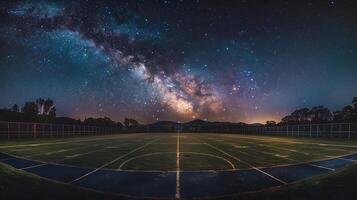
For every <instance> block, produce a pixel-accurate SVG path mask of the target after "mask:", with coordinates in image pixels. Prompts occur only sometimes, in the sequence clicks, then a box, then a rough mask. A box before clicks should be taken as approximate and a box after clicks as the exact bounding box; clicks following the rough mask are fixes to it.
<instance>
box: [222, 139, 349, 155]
mask: <svg viewBox="0 0 357 200" xmlns="http://www.w3.org/2000/svg"><path fill="white" fill-rule="evenodd" d="M243 143H248V144H253V145H258V146H265V147H270V148H274V149H281V150H285V151H290V152H294V153H299V154H303V155H318V156H324V157H329V158H331V157H333V158H335V157H336V156H329V155H326V154H321V153H316V152H314V153H307V152H302V151H298V150H296V149H289V148H283V147H276V146H274V145H271V144H257V143H254V142H249V141H243ZM226 144H228V143H226ZM229 145H231V144H229ZM319 146H321V145H319ZM322 146H324V145H322ZM322 148H324V149H329V150H338V151H344V152H348V153H349V154H350V153H356V152H355V151H351V150H344V149H335V148H326V147H322ZM349 154H347V155H349Z"/></svg>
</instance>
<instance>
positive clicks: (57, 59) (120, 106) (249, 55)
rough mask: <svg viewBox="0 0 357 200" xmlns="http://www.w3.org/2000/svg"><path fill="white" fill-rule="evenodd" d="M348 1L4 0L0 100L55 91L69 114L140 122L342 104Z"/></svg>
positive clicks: (350, 52) (257, 117) (348, 61)
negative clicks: (1, 97)
mask: <svg viewBox="0 0 357 200" xmlns="http://www.w3.org/2000/svg"><path fill="white" fill-rule="evenodd" d="M349 7H351V5H348V4H346V3H345V4H338V3H334V2H333V3H331V2H328V1H327V2H325V3H315V4H314V3H312V2H308V1H306V2H302V3H299V4H296V3H288V2H286V1H284V2H276V3H271V4H261V5H260V6H257V4H254V3H252V4H250V3H247V2H245V1H244V2H236V3H228V2H227V3H223V4H219V3H218V2H216V3H210V2H200V1H197V2H193V1H186V2H185V1H183V2H181V1H162V2H160V1H159V2H156V1H152V2H142V1H136V2H133V1H131V2H130V1H121V2H115V1H114V2H112V1H103V2H100V3H98V2H90V1H89V2H87V1H77V2H66V1H21V2H7V3H5V2H3V3H2V6H1V8H2V9H1V29H0V31H1V33H2V36H1V38H0V39H1V40H0V41H1V43H2V44H4V45H3V47H1V57H0V59H1V60H0V66H1V70H2V72H3V73H2V75H0V78H1V83H2V86H1V87H0V89H1V90H2V93H3V94H4V95H5V98H3V99H1V101H0V103H1V104H0V105H2V106H4V107H5V106H11V104H14V103H18V104H21V103H23V102H24V101H26V100H31V98H36V97H39V96H42V97H45V98H47V97H51V98H53V99H54V101H55V103H56V105H57V110H58V113H59V114H60V115H68V116H71V117H79V118H84V117H87V116H104V115H105V116H109V117H111V118H113V119H115V120H122V119H123V118H124V117H134V118H137V119H139V120H140V121H142V122H152V121H155V120H177V121H187V120H190V119H195V118H202V119H208V120H219V121H246V122H256V121H260V122H261V121H264V120H268V119H275V120H278V119H279V118H280V117H282V116H283V115H284V114H287V113H288V112H290V111H291V110H293V109H294V108H297V107H302V106H313V105H316V104H325V105H326V106H329V107H332V109H337V108H339V106H341V105H344V104H346V103H349V100H350V99H351V98H352V96H354V95H356V94H353V91H352V89H351V88H352V86H351V85H353V83H356V81H355V79H353V77H352V76H351V74H353V73H354V72H356V71H357V70H356V68H354V67H353V65H354V64H356V60H355V59H354V54H355V51H356V45H353V44H356V40H354V39H353V38H354V37H353V34H354V33H356V32H355V31H356V30H355V29H354V28H353V27H354V26H352V25H353V24H354V23H355V20H353V14H352V13H353V12H352V11H351V12H349V10H346V8H349ZM307 8H309V9H310V11H308V12H305V14H304V15H302V12H301V11H302V10H304V9H307ZM268 10H269V11H272V13H270V12H267V11H268ZM273 11H277V12H273ZM342 11H343V13H345V14H344V15H341V13H342ZM316 16H317V17H318V19H315V17H316ZM336 16H338V17H336ZM331 27H334V28H338V30H340V31H334V30H336V29H331ZM317 37H318V38H317ZM341 60H344V61H341ZM316 73H319V74H320V75H319V76H318V77H315V76H314V74H316ZM341 76H343V77H344V78H343V79H341ZM331 80H333V82H334V84H332V83H331ZM324 83H325V84H324ZM326 84H327V85H330V88H331V89H325V87H324V85H326ZM344 88H346V89H347V91H346V89H344ZM316 90H318V91H319V92H318V93H315V91H316Z"/></svg>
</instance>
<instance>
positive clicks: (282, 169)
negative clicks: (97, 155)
mask: <svg viewBox="0 0 357 200" xmlns="http://www.w3.org/2000/svg"><path fill="white" fill-rule="evenodd" d="M0 161H1V162H3V163H5V164H8V165H10V166H12V167H14V168H17V169H22V170H24V171H26V172H29V173H33V174H36V175H38V176H40V177H43V178H46V179H50V180H54V181H57V182H62V183H68V184H71V185H75V186H80V187H84V188H89V189H93V190H97V191H101V192H107V193H111V194H117V195H122V196H129V197H130V196H131V197H137V198H143V197H150V198H170V199H173V198H175V197H177V188H176V187H177V182H176V181H177V172H175V171H170V172H150V171H125V170H121V171H115V170H110V169H100V170H97V171H95V172H94V173H90V172H93V169H91V168H80V167H75V166H66V165H60V164H52V163H43V162H39V161H33V160H28V159H23V158H19V157H14V156H12V155H8V154H5V153H0ZM354 162H357V153H355V154H352V155H347V156H342V157H338V158H332V159H327V160H322V161H316V162H310V163H303V164H294V165H286V166H277V167H269V168H259V170H257V169H245V170H226V171H201V172H200V171H196V172H189V171H181V172H180V181H179V182H180V183H179V186H180V188H179V191H180V194H179V195H180V196H179V197H180V198H182V199H190V198H204V197H222V196H229V195H234V194H239V193H245V192H252V191H258V190H262V189H267V188H271V187H275V186H281V185H284V184H289V183H292V182H295V181H299V180H303V179H306V178H310V177H313V176H317V175H321V174H325V173H328V172H331V171H334V170H337V169H339V168H342V167H344V166H347V165H349V164H352V163H354ZM88 173H90V174H89V175H88V176H85V177H84V178H81V179H79V180H78V181H75V180H77V179H78V178H79V177H82V176H84V175H86V174H88Z"/></svg>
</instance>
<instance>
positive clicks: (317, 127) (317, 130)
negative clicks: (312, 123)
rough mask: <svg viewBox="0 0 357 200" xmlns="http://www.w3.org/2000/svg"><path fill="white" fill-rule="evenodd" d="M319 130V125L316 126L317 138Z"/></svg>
mask: <svg viewBox="0 0 357 200" xmlns="http://www.w3.org/2000/svg"><path fill="white" fill-rule="evenodd" d="M319 129H320V127H319V124H317V125H316V136H317V137H319Z"/></svg>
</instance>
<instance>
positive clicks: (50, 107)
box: [36, 98, 56, 116]
mask: <svg viewBox="0 0 357 200" xmlns="http://www.w3.org/2000/svg"><path fill="white" fill-rule="evenodd" d="M36 104H37V108H38V112H37V113H38V114H39V115H50V113H51V112H52V113H51V116H55V115H56V114H55V112H56V109H55V107H54V102H53V100H52V99H50V98H48V99H46V100H45V99H42V98H38V99H36Z"/></svg>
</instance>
